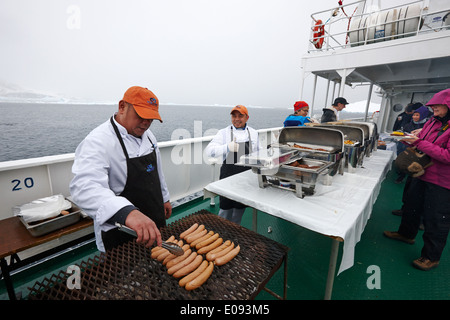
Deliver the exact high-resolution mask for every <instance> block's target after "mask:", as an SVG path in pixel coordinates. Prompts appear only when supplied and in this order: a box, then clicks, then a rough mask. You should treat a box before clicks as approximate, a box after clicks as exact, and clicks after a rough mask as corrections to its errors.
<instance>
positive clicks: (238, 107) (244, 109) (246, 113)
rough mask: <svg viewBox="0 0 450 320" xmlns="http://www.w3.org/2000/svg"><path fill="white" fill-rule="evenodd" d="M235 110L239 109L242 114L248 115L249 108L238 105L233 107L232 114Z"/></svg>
mask: <svg viewBox="0 0 450 320" xmlns="http://www.w3.org/2000/svg"><path fill="white" fill-rule="evenodd" d="M233 111H237V112H239V113H240V114H245V115H246V116H247V117H248V110H247V108H246V107H244V106H242V105H240V104H239V105H237V106H236V107H234V108H233V110H231V112H230V114H232V113H233Z"/></svg>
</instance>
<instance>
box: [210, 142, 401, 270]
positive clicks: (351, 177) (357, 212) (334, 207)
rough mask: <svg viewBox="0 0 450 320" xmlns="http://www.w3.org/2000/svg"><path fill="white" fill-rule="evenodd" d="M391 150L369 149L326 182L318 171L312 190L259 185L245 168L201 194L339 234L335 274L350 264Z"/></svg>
mask: <svg viewBox="0 0 450 320" xmlns="http://www.w3.org/2000/svg"><path fill="white" fill-rule="evenodd" d="M393 156H394V155H393V152H392V151H385V150H378V151H376V152H373V153H372V156H371V157H368V158H364V163H363V166H362V167H361V168H357V169H356V172H355V173H347V172H345V173H344V175H339V174H337V175H335V176H334V177H333V179H332V185H331V186H325V185H323V184H322V182H321V177H319V179H318V181H317V183H316V187H315V193H314V195H312V196H305V197H304V198H303V199H300V198H298V197H296V196H295V194H294V192H289V191H285V190H281V189H278V188H274V187H267V188H264V189H263V188H260V187H259V186H258V178H257V175H256V174H255V173H253V172H252V171H251V170H249V171H246V172H243V173H241V174H237V175H234V176H232V177H229V178H226V179H222V180H219V181H216V182H213V183H210V184H209V185H207V186H206V187H205V191H206V192H205V194H207V192H208V191H209V192H211V193H213V194H217V195H221V196H224V197H227V198H229V199H232V200H236V201H238V202H241V203H243V204H245V205H247V206H250V207H253V208H256V209H258V210H260V211H263V212H266V213H268V214H270V215H273V216H276V217H279V218H282V219H285V220H287V221H290V222H292V223H295V224H297V225H299V226H302V227H304V228H307V229H309V230H312V231H315V232H318V233H321V234H324V235H328V236H335V237H340V238H342V239H344V247H343V256H342V260H341V264H340V267H339V271H338V274H339V273H341V272H342V271H344V270H346V269H348V268H350V267H352V266H353V262H354V253H355V245H356V243H357V242H358V241H359V240H360V238H361V234H362V232H363V231H364V227H365V225H366V223H367V220H368V219H369V218H370V215H371V213H372V206H373V204H374V203H375V201H376V199H377V196H378V193H379V191H380V188H381V182H382V181H383V179H384V178H385V176H386V173H387V172H388V171H389V170H390V168H391V163H392V160H393Z"/></svg>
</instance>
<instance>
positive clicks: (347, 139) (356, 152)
mask: <svg viewBox="0 0 450 320" xmlns="http://www.w3.org/2000/svg"><path fill="white" fill-rule="evenodd" d="M320 127H324V128H332V129H336V130H339V131H341V132H342V133H343V134H344V149H345V167H346V168H347V169H348V172H355V170H356V168H357V167H361V166H362V164H363V159H364V151H365V146H364V141H365V139H364V138H365V136H364V130H363V129H362V128H359V127H354V126H347V125H345V124H328V123H324V124H321V125H320Z"/></svg>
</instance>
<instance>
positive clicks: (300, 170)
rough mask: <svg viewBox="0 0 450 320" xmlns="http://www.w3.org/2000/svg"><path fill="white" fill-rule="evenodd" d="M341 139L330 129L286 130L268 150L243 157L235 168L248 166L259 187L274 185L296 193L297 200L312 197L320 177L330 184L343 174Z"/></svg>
mask: <svg viewBox="0 0 450 320" xmlns="http://www.w3.org/2000/svg"><path fill="white" fill-rule="evenodd" d="M343 155H344V136H343V134H342V132H341V131H339V130H334V129H329V128H311V127H287V128H283V129H282V130H281V132H280V136H279V139H278V143H275V144H272V146H271V147H270V148H269V149H267V150H261V151H260V152H257V153H252V154H249V155H244V156H242V157H241V158H240V162H239V163H237V164H238V165H243V166H249V167H251V168H252V171H253V172H254V173H256V174H257V175H258V183H259V187H261V188H265V187H267V186H274V187H277V188H281V189H285V190H289V191H293V192H295V194H296V195H297V197H299V198H303V197H304V195H312V194H314V189H315V185H316V182H317V179H318V177H319V175H323V176H324V184H331V177H332V176H334V175H335V174H336V173H337V172H339V173H341V174H343V169H342V164H343V161H342V160H343Z"/></svg>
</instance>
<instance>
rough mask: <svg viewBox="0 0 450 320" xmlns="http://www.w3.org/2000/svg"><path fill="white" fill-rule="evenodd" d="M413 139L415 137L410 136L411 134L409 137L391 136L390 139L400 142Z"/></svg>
mask: <svg viewBox="0 0 450 320" xmlns="http://www.w3.org/2000/svg"><path fill="white" fill-rule="evenodd" d="M412 137H414V136H413V135H410V134H407V135H404V136H389V138H391V139H394V140H397V141H400V140H402V139H408V138H412Z"/></svg>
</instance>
